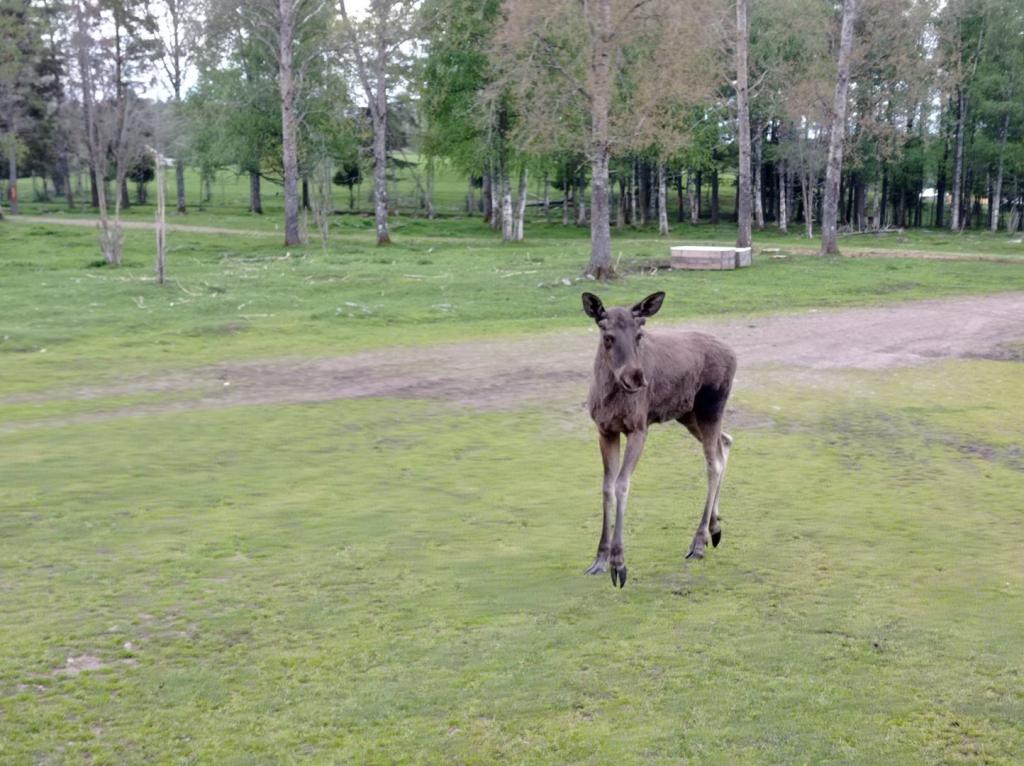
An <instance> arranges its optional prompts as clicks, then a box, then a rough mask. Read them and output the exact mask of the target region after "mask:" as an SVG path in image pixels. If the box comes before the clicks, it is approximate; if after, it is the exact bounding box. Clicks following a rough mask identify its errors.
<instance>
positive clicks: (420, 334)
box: [0, 190, 1024, 764]
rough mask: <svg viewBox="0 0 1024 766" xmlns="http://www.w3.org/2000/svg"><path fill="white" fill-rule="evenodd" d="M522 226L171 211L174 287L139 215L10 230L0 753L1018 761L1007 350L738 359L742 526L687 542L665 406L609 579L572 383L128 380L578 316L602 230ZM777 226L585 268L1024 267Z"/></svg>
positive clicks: (1014, 389) (620, 240)
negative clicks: (894, 256)
mask: <svg viewBox="0 0 1024 766" xmlns="http://www.w3.org/2000/svg"><path fill="white" fill-rule="evenodd" d="M342 191H344V190H342ZM26 207H29V206H26ZM27 212H41V210H35V211H33V210H28V211H27ZM150 214H151V211H149V212H147V211H145V210H137V211H133V212H132V213H131V215H132V216H139V217H140V218H145V217H147V216H148V215H150ZM62 215H63V214H62ZM202 216H206V217H205V218H203V217H202ZM187 222H188V223H200V224H208V225H217V226H225V227H229V228H233V227H237V228H239V229H244V228H250V227H251V228H254V229H265V230H268V231H273V226H274V225H277V224H279V221H278V220H276V214H271V213H270V212H268V215H267V216H264V217H263V219H259V220H257V219H254V218H253V217H251V216H247V215H245V214H244V213H240V212H238V211H235V212H232V213H228V212H226V211H223V212H222V211H208V212H207V213H203V214H201V215H200V214H197V215H195V216H193V215H192V214H190V215H189V217H188V220H187ZM688 228H689V227H683V229H682V233H681V234H680V237H681V238H683V239H686V238H688V237H692V239H693V240H705V241H706V240H713V241H724V240H726V239H727V238H728V237H729V236H730V233H729V230H728V228H727V227H721V228H719V229H717V230H712V229H710V228H709V227H701V228H700V229H699V230H698V231H696V232H692V231H688ZM527 236H528V240H527V241H526V242H523V243H520V244H516V245H508V246H502V245H500V243H498V242H497V241H496V239H495V236H494V234H493V233H492V232H490V230H489V229H487V228H486V227H485V226H483V225H482V224H480V223H479V222H477V221H470V220H461V219H457V218H446V219H442V220H439V221H434V222H428V221H424V220H419V219H415V218H412V217H409V216H402V217H400V218H399V219H397V220H396V221H395V240H396V244H395V245H394V246H392V247H390V248H386V249H378V248H376V247H374V246H373V244H372V242H373V240H372V237H373V229H372V225H371V223H370V222H369V221H367V220H365V219H362V218H359V217H350V216H339V217H338V220H336V221H335V223H334V225H333V230H332V239H331V242H330V244H329V246H328V247H327V248H326V249H324V248H322V247H321V246H320V244H319V243H312V244H310V245H309V246H307V247H303V248H293V249H291V250H288V251H286V250H285V249H283V248H282V247H281V246H280V245H279V243H278V242H277V240H276V239H274V238H271V237H259V236H250V235H246V234H244V233H239V234H237V235H224V234H218V235H211V234H180V233H174V232H172V233H171V235H170V237H169V246H170V253H169V256H168V264H169V265H168V273H169V276H170V282H169V283H168V284H167V285H164V286H162V287H160V286H157V285H156V284H154V282H153V279H152V258H153V244H152V234H151V233H150V232H145V231H129V232H127V234H126V243H127V246H126V257H125V260H126V265H125V266H124V267H122V268H119V269H110V268H106V267H102V266H98V265H97V261H98V259H99V254H98V249H97V247H96V244H95V234H94V232H92V231H91V230H89V229H85V228H82V229H78V228H70V227H64V226H57V225H29V224H20V223H10V222H4V223H2V224H0V296H2V300H0V487H2V491H0V608H2V610H3V614H4V629H3V631H2V633H0V762H4V763H12V764H21V763H109V764H119V763H161V764H162V763H197V764H198V763H203V764H206V763H217V764H259V763H266V764H276V763H298V762H303V763H306V762H309V763H351V764H363V763H369V764H392V763H403V764H404V763H412V764H418V763H423V764H435V763H460V764H461V763H465V764H483V763H524V764H547V763H566V764H568V763H593V764H598V763H608V762H619V763H642V764H681V763H702V764H703V763H706V764H762V763H763V764H779V763H806V764H823V763H836V764H838V763H846V764H897V763H898V764H940V763H941V764H945V763H969V764H983V763H988V764H1015V763H1019V761H1020V754H1021V753H1022V752H1024V729H1022V728H1021V725H1020V722H1021V720H1022V719H1024V676H1022V673H1024V668H1022V665H1021V657H1022V655H1024V635H1022V632H1021V625H1024V569H1022V567H1021V551H1022V550H1024V527H1022V525H1021V518H1022V512H1024V506H1022V501H1021V498H1022V496H1024V482H1022V470H1024V465H1022V457H1021V452H1020V446H1019V436H1020V433H1021V432H1022V430H1024V415H1022V413H1024V385H1022V384H1024V376H1022V372H1021V370H1022V368H1021V365H1020V363H1019V362H1015V361H992V360H980V359H979V360H937V361H935V362H933V363H931V364H926V365H923V366H921V367H916V368H911V369H890V370H883V371H852V370H851V371H834V372H828V373H827V374H824V373H823V374H822V375H821V376H817V377H814V378H813V379H808V378H805V377H802V376H800V375H792V376H791V375H789V374H787V371H786V370H785V369H781V370H779V371H778V374H777V375H775V376H774V377H773V378H772V381H773V382H771V384H770V385H763V386H755V387H747V388H744V387H740V389H739V390H738V391H737V393H736V395H735V397H734V402H733V403H734V406H735V407H736V408H737V412H738V415H737V419H736V423H735V424H734V426H733V428H732V433H733V435H734V437H735V438H736V447H735V449H734V451H733V455H732V459H731V461H730V465H729V473H728V477H727V479H726V486H725V489H724V491H723V497H722V513H723V519H724V523H725V539H724V541H723V545H722V547H720V548H718V549H716V550H715V551H713V552H712V553H711V554H709V556H708V558H707V559H706V560H704V561H703V562H699V563H692V564H691V563H688V564H684V563H683V555H684V553H685V551H686V547H687V545H688V543H689V539H690V536H691V535H692V532H693V527H694V525H695V524H696V521H697V516H698V513H699V509H700V506H701V503H702V501H703V492H704V489H703V486H704V478H703V475H704V469H703V464H702V463H701V461H700V458H699V454H698V450H697V448H696V446H695V443H693V442H692V440H690V439H688V437H686V438H684V433H683V432H682V430H681V429H679V428H667V427H662V428H659V429H656V430H654V431H653V433H652V436H651V439H650V441H649V446H648V448H647V452H646V454H645V457H644V460H643V462H642V463H641V465H640V468H639V470H638V471H637V474H636V476H635V479H634V485H633V491H632V494H631V502H630V511H629V515H628V517H627V522H626V544H627V555H628V558H629V565H630V579H629V585H628V586H627V587H626V588H625V589H623V590H618V589H613V588H612V587H611V583H610V582H609V581H608V578H607V577H601V578H586V577H583V576H582V575H581V574H580V573H581V572H582V570H583V569H584V568H585V566H586V565H587V564H589V563H590V560H591V559H592V556H593V548H594V544H595V542H596V537H597V533H598V524H599V518H598V513H599V510H598V501H599V496H600V489H599V481H600V479H599V474H600V461H599V457H598V454H597V448H596V443H595V442H596V440H595V439H594V436H593V433H592V426H591V425H590V424H589V421H588V420H587V418H586V415H585V414H584V413H583V412H582V411H581V410H580V408H579V407H578V406H577V404H576V403H577V402H578V400H581V399H582V398H583V393H582V391H581V392H580V393H579V396H578V397H576V399H574V400H573V401H571V402H566V401H562V400H558V399H557V398H556V399H553V400H552V404H551V406H542V405H540V404H537V403H531V404H528V405H521V406H514V407H509V408H504V409H501V408H496V409H493V410H488V409H468V408H466V407H463V406H459V405H457V404H455V403H452V402H444V401H439V400H427V399H389V398H383V397H369V398H365V399H359V400H338V401H333V402H327V403H317V404H302V405H295V404H292V405H283V404H272V403H268V404H261V405H254V406H245V407H233V408H213V409H201V408H198V407H196V406H193V405H194V404H195V400H194V399H193V398H191V395H188V396H186V395H185V393H183V392H182V391H180V390H177V389H175V388H174V387H173V386H169V387H168V389H167V390H166V391H151V390H149V391H145V392H141V391H133V390H128V389H129V388H130V387H126V388H113V386H114V385H115V384H117V383H120V382H122V381H125V380H131V379H134V378H136V377H137V376H140V375H146V376H151V377H152V376H157V377H159V376H166V377H167V378H168V379H172V378H173V377H174V376H175V375H177V374H181V373H185V372H187V371H188V370H190V369H193V368H195V367H198V366H200V365H210V364H213V365H217V364H228V363H233V362H237V361H239V360H261V359H262V360H266V359H280V358H290V359H295V360H302V359H307V358H313V357H324V356H339V355H344V354H348V353H352V352H356V351H361V350H367V349H381V348H386V347H390V346H396V345H397V346H412V345H416V346H429V345H431V344H436V343H440V342H453V341H459V340H463V339H480V338H492V339H501V338H510V339H513V338H521V337H523V336H529V335H533V334H537V333H543V332H546V331H549V330H555V329H559V330H564V329H567V328H570V327H580V328H582V327H584V326H585V322H584V317H583V316H582V314H581V312H580V309H579V303H578V301H579V297H578V296H579V293H580V291H581V290H583V289H588V288H589V289H594V288H593V284H592V283H590V282H586V281H584V280H579V275H580V273H581V271H582V268H583V266H584V265H585V262H586V257H587V253H588V248H589V243H588V239H587V233H586V231H584V230H578V229H576V228H574V227H570V228H569V229H563V227H561V226H560V225H558V224H550V225H545V224H542V223H539V222H534V223H533V224H532V225H531V226H530V227H529V228H528V231H527ZM909 236H910V237H911V238H912V239H913V241H911V242H909V243H902V244H905V245H906V246H907V247H908V248H910V249H923V248H925V247H927V246H928V243H929V241H930V240H928V239H926V237H928V236H932V235H930V234H921V235H909ZM917 236H919V237H920V238H915V237H917ZM935 236H936V237H945V238H946V239H950V238H949V236H948V235H939V234H936V235H935ZM758 241H759V243H760V244H769V245H770V246H773V247H776V246H777V247H779V248H780V250H781V252H780V253H778V254H777V255H779V256H780V257H778V258H773V257H771V256H762V257H760V258H759V259H758V261H757V263H756V265H755V267H754V268H752V269H749V270H743V271H737V272H731V273H692V272H690V273H686V272H667V271H665V270H663V269H662V270H656V268H655V267H656V266H657V264H658V262H659V261H661V260H663V259H664V257H665V244H666V243H665V241H664V240H662V239H659V238H657V237H656V236H653V234H652V233H651V232H649V231H639V232H632V231H631V232H628V233H624V234H623V235H621V236H617V237H616V238H615V240H614V247H615V251H616V255H617V257H618V258H619V259H620V261H619V263H620V268H621V269H622V270H623V272H624V273H625V274H626V276H625V277H624V278H623V279H622V280H620V281H618V282H616V283H614V284H611V285H608V286H604V285H601V286H599V287H598V291H599V292H600V293H601V294H602V296H606V297H607V301H606V302H608V303H613V302H624V301H626V300H635V299H636V298H637V297H639V296H642V295H644V294H646V293H647V292H651V291H652V290H654V289H665V290H666V291H667V292H668V294H669V301H668V302H667V303H666V308H665V310H664V311H663V314H664V317H662V316H659V317H658V320H657V321H662V319H664V321H672V320H683V319H686V318H696V317H702V318H706V317H708V316H745V315H757V314H764V313H770V312H776V311H783V310H790V309H809V308H816V309H830V308H839V307H845V306H857V305H873V304H878V303H884V302H891V301H903V300H909V299H916V298H925V297H939V296H946V295H961V294H971V293H990V292H998V291H1007V290H1013V291H1020V290H1024V268H1022V267H1021V266H1020V265H1017V264H1014V263H993V262H961V261H928V260H918V259H906V260H903V259H900V260H883V259H820V258H816V257H810V256H801V255H793V254H788V253H787V251H786V246H787V244H789V245H794V246H795V244H796V243H797V242H798V241H799V240H797V239H796V238H795V237H794V238H792V239H791V240H790V239H786V238H780V237H774V238H773V237H771V236H770V235H766V237H764V238H759V240H758ZM971 241H972V244H971V246H970V251H971V252H975V253H979V254H988V255H998V256H1003V255H1011V256H1014V255H1019V254H1020V247H1021V246H1020V245H1016V244H1014V243H1013V242H1011V241H1009V240H1008V239H1007V238H1006V237H1005V236H1002V237H984V236H981V235H977V239H976V240H971ZM958 242H959V241H958ZM897 244H900V243H897ZM947 244H948V245H949V249H948V250H947V252H962V251H963V248H961V247H960V246H959V245H958V243H957V242H949V243H936V245H935V247H934V248H932V249H935V250H936V251H942V249H943V247H946V246H947ZM954 245H957V246H956V247H954ZM1014 248H1017V249H1016V250H1015V249H1014ZM1022 335H1024V333H1022ZM295 385H296V386H297V387H300V386H302V385H303V381H302V380H301V379H297V380H296V381H295ZM105 388H110V392H109V393H106V394H103V393H93V394H90V395H89V396H87V397H86V396H82V395H80V393H81V392H82V391H83V390H85V389H89V390H91V391H97V392H102V391H103V390H104V389H105ZM176 400H178V401H179V402H180V404H181V405H182V406H181V407H180V408H178V409H177V410H176V411H171V412H167V411H160V412H155V411H153V412H151V411H148V410H147V407H151V406H153V405H166V404H168V403H169V402H170V403H174V402H175V401H176ZM666 477H668V478H666Z"/></svg>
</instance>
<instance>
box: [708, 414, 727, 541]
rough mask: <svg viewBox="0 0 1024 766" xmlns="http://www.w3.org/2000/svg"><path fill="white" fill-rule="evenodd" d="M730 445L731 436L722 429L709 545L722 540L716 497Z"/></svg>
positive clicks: (720, 488)
mask: <svg viewBox="0 0 1024 766" xmlns="http://www.w3.org/2000/svg"><path fill="white" fill-rule="evenodd" d="M731 447H732V437H731V436H729V434H727V433H726V432H725V431H722V475H721V476H720V477H719V479H718V490H717V491H716V492H715V505H714V508H712V509H711V527H710V532H711V546H712V547H713V548H717V547H718V543H720V542H721V541H722V520H721V519H720V518H719V516H718V498H719V497H720V496H721V494H722V483H723V482H724V481H725V469H726V468H728V467H729V449H730V448H731Z"/></svg>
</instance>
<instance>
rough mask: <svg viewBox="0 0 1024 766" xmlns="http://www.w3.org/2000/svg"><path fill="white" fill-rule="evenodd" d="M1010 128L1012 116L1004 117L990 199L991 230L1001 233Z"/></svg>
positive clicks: (1000, 130)
mask: <svg viewBox="0 0 1024 766" xmlns="http://www.w3.org/2000/svg"><path fill="white" fill-rule="evenodd" d="M1009 127H1010V115H1009V114H1006V115H1004V116H1003V125H1002V127H1001V128H1000V129H999V164H998V166H997V168H996V180H995V185H994V186H993V188H992V196H991V197H990V198H989V207H990V208H991V213H990V217H989V228H990V229H991V230H992V231H993V232H996V231H999V208H1000V207H1001V206H1002V204H1003V155H1004V154H1005V153H1006V133H1007V131H1008V129H1009Z"/></svg>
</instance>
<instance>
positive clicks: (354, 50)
mask: <svg viewBox="0 0 1024 766" xmlns="http://www.w3.org/2000/svg"><path fill="white" fill-rule="evenodd" d="M339 9H340V11H341V17H342V21H343V25H344V34H345V39H346V41H347V50H348V52H349V54H350V55H351V56H352V61H353V63H354V66H355V71H356V76H357V77H358V80H359V84H360V85H361V86H362V88H363V94H364V96H365V97H366V108H367V111H368V112H369V114H370V122H371V124H372V127H373V194H374V219H375V222H376V227H377V244H378V245H387V244H390V242H391V236H390V233H389V232H388V178H387V160H388V147H387V137H388V95H389V93H391V92H392V91H393V89H394V88H395V86H396V85H397V84H398V83H399V82H400V80H401V79H402V78H401V74H400V71H399V70H400V68H401V63H402V59H403V58H404V55H405V54H404V53H403V51H402V46H403V45H404V44H405V43H406V42H407V41H408V40H410V39H411V38H412V36H413V34H414V31H413V29H414V28H413V19H414V12H415V9H416V2H415V0H371V3H370V8H369V12H368V14H367V17H366V19H365V20H363V21H361V22H360V21H356V20H354V19H351V18H350V17H349V15H348V11H347V10H346V9H345V0H339Z"/></svg>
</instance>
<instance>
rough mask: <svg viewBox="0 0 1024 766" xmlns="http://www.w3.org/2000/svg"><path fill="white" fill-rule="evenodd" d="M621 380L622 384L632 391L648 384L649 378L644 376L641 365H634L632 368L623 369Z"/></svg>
mask: <svg viewBox="0 0 1024 766" xmlns="http://www.w3.org/2000/svg"><path fill="white" fill-rule="evenodd" d="M619 380H620V381H621V382H622V385H623V386H624V387H625V388H626V389H628V390H630V391H638V390H639V389H641V388H643V387H644V386H646V385H647V378H646V377H644V371H643V370H642V369H640V368H639V367H634V368H633V369H631V370H623V372H622V374H621V375H620V376H619Z"/></svg>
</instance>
